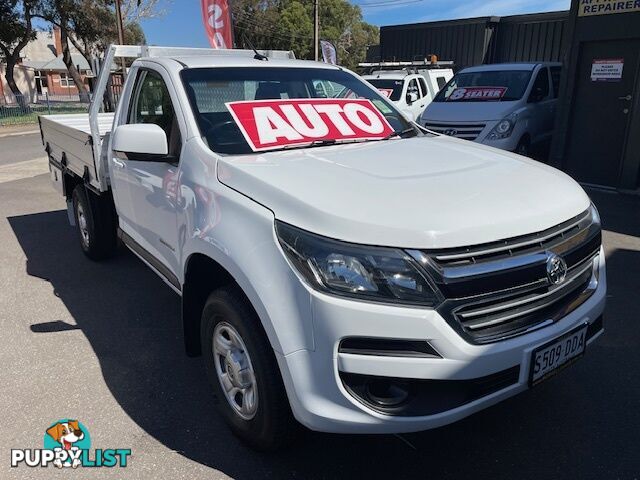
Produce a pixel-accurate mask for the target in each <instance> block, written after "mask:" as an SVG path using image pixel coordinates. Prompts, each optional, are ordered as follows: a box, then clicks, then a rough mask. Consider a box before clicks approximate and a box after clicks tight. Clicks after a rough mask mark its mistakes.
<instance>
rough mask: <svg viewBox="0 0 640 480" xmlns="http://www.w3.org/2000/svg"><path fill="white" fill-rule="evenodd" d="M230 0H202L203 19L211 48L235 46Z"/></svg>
mask: <svg viewBox="0 0 640 480" xmlns="http://www.w3.org/2000/svg"><path fill="white" fill-rule="evenodd" d="M229 1H230V0H201V2H202V20H203V21H204V28H205V30H206V32H207V37H208V38H209V44H210V45H211V48H233V25H232V23H231V9H230V8H229Z"/></svg>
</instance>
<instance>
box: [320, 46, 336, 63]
mask: <svg viewBox="0 0 640 480" xmlns="http://www.w3.org/2000/svg"><path fill="white" fill-rule="evenodd" d="M320 50H322V59H323V60H324V63H330V64H331V65H337V64H338V53H337V52H336V47H335V45H334V44H333V43H331V42H329V41H327V40H320Z"/></svg>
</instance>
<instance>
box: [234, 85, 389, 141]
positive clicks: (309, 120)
mask: <svg viewBox="0 0 640 480" xmlns="http://www.w3.org/2000/svg"><path fill="white" fill-rule="evenodd" d="M226 105H227V108H228V109H229V111H230V112H231V115H233V118H234V119H235V121H236V123H237V124H238V126H239V127H240V130H241V131H242V134H243V135H244V137H245V139H246V140H247V142H248V143H249V145H250V146H251V149H252V150H253V151H256V152H258V151H263V150H273V149H276V148H282V147H286V146H288V145H303V144H310V143H313V142H315V141H319V140H351V139H362V140H365V139H366V140H374V139H381V138H385V137H387V136H388V135H390V134H391V133H393V128H391V125H389V122H387V119H386V118H384V116H383V115H382V114H381V113H380V111H379V110H378V109H377V108H376V107H375V106H374V105H373V103H371V101H370V100H367V99H362V98H358V99H337V98H307V99H295V100H249V101H243V102H229V103H227V104H226Z"/></svg>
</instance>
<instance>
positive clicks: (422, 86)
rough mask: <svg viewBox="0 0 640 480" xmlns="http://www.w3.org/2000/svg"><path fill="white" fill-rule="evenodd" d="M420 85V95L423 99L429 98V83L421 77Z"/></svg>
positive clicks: (419, 79)
mask: <svg viewBox="0 0 640 480" xmlns="http://www.w3.org/2000/svg"><path fill="white" fill-rule="evenodd" d="M418 83H419V84H420V90H422V94H421V95H420V96H421V97H426V96H427V92H428V90H427V82H425V80H424V78H422V77H419V78H418Z"/></svg>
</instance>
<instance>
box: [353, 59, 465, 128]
mask: <svg viewBox="0 0 640 480" xmlns="http://www.w3.org/2000/svg"><path fill="white" fill-rule="evenodd" d="M452 77H453V70H452V69H450V68H437V69H421V70H417V69H413V68H411V69H406V70H391V71H388V70H381V71H377V72H373V73H372V74H370V75H363V77H362V78H364V79H365V80H366V81H368V82H369V83H370V84H371V85H373V86H374V87H376V88H377V89H378V90H379V91H380V92H381V93H382V94H383V95H384V96H385V97H387V98H388V99H389V100H391V101H392V102H393V103H394V104H395V105H396V106H397V107H398V109H399V110H400V111H401V112H403V113H404V114H405V115H406V116H407V118H409V119H410V120H414V121H416V120H418V118H420V115H421V114H422V112H423V111H424V109H425V108H426V107H427V105H429V104H430V103H431V102H432V101H433V99H434V97H435V96H436V94H437V93H438V92H439V91H440V89H441V88H442V87H443V86H444V85H445V84H446V83H447V82H448V81H449V80H451V78H452Z"/></svg>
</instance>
